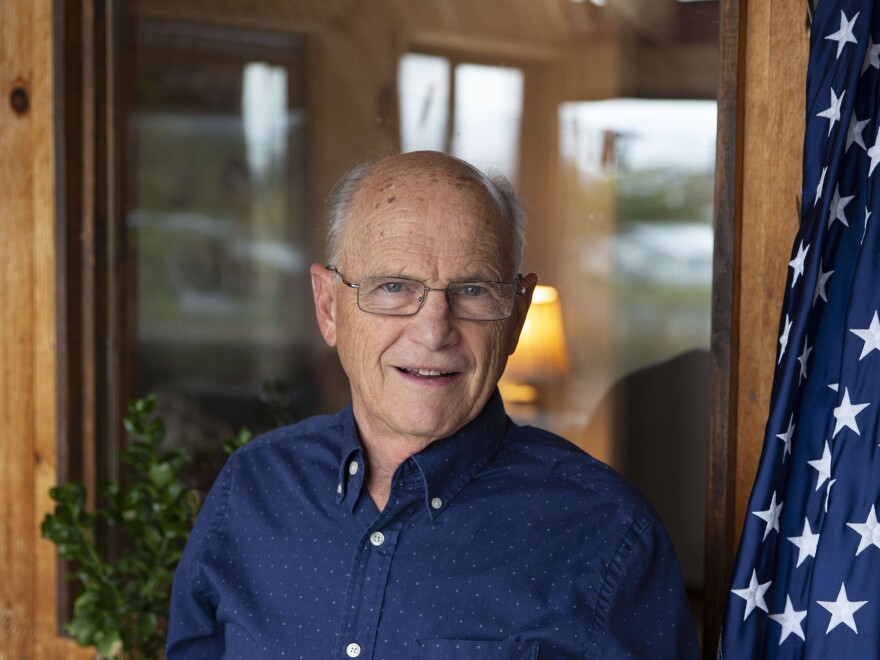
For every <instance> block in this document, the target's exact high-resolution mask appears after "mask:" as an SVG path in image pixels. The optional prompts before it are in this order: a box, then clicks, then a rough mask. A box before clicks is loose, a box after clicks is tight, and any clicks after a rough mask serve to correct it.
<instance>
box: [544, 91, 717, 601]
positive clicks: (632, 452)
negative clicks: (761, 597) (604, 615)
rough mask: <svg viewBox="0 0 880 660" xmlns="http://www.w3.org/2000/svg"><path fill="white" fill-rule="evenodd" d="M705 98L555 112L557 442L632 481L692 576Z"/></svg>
mask: <svg viewBox="0 0 880 660" xmlns="http://www.w3.org/2000/svg"><path fill="white" fill-rule="evenodd" d="M715 121H716V104H715V102H714V101H648V100H639V99H617V100H612V101H603V102H579V103H566V104H563V105H562V106H561V108H560V144H559V149H560V157H561V168H562V172H563V208H564V209H565V211H564V215H565V226H564V236H565V240H564V241H563V243H562V245H561V246H560V247H561V249H562V250H563V252H562V254H563V255H564V256H565V257H566V258H565V259H564V260H563V263H565V264H567V266H566V268H565V269H564V270H563V272H562V280H563V281H562V283H561V286H562V288H564V290H565V292H566V294H567V303H566V307H565V310H566V312H567V316H566V318H565V323H566V326H567V327H568V328H571V334H572V335H574V336H575V337H577V338H578V340H577V341H575V342H573V343H572V353H573V362H574V365H575V366H574V368H573V370H572V374H571V378H570V380H569V382H568V392H567V399H568V400H569V401H570V402H571V404H570V405H571V406H572V408H573V409H575V410H580V411H581V412H582V413H583V414H585V415H586V416H587V422H586V424H585V425H583V426H580V430H579V431H578V430H572V432H571V433H570V434H569V437H574V438H577V439H578V441H579V442H580V443H581V444H582V445H583V446H584V447H585V448H586V449H587V450H588V451H590V452H591V453H593V454H594V455H596V456H598V457H600V458H602V459H603V460H605V461H607V462H609V463H611V464H612V465H614V466H615V467H616V468H618V469H619V470H621V471H622V472H624V474H626V475H627V476H628V477H630V478H631V479H632V480H633V481H635V482H636V483H637V484H638V485H639V487H640V488H641V489H642V490H643V491H644V492H645V494H646V495H647V496H648V498H649V499H650V500H651V502H652V504H653V505H654V506H655V507H656V508H657V509H658V511H659V512H660V514H661V517H662V518H663V520H664V523H665V524H666V526H667V528H668V529H669V532H670V535H671V536H672V539H673V542H674V543H675V546H676V550H677V552H678V555H679V558H680V559H681V562H682V568H683V571H684V575H685V580H686V583H687V585H688V586H689V587H692V588H693V589H694V590H699V589H700V588H701V587H702V584H703V545H704V540H703V529H704V527H703V521H704V514H705V499H704V495H705V461H706V443H705V439H706V437H707V433H708V410H709V402H708V396H707V392H708V389H709V388H708V374H709V372H708V348H709V340H710V336H709V333H710V328H709V321H710V305H711V285H712V262H713V260H712V250H713V229H712V206H713V194H714V156H715Z"/></svg>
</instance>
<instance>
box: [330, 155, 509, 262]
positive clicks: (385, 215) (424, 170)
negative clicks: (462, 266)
mask: <svg viewBox="0 0 880 660" xmlns="http://www.w3.org/2000/svg"><path fill="white" fill-rule="evenodd" d="M490 185H491V184H490ZM345 242H346V244H347V247H348V251H349V252H350V256H351V257H354V258H356V259H357V260H358V261H360V262H368V263H369V264H370V265H372V266H373V267H379V266H381V265H383V262H385V261H390V262H393V261H394V260H401V259H406V258H414V259H421V260H429V261H430V260H432V259H433V260H437V259H440V260H444V259H445V260H449V259H452V260H456V261H461V262H468V261H470V262H472V264H473V267H474V268H476V269H482V270H486V268H491V269H492V270H495V271H499V272H498V273H497V274H496V276H502V275H503V274H504V272H503V271H505V270H506V269H508V268H512V231H511V227H510V224H509V221H508V220H507V219H506V218H505V217H504V216H503V214H502V212H501V208H500V206H499V203H498V200H497V199H496V198H495V196H494V195H493V192H492V191H491V190H490V189H489V188H488V187H487V182H486V180H485V179H484V178H483V177H482V176H481V175H480V174H479V173H477V172H475V171H472V170H470V169H468V168H466V167H464V166H463V165H459V164H457V163H452V164H448V165H447V164H445V163H443V164H440V165H437V164H433V165H431V166H426V165H425V164H423V163H416V164H408V163H404V164H403V166H390V167H381V166H380V167H378V168H377V169H376V171H374V172H373V173H371V174H370V175H369V176H368V177H367V178H366V179H365V180H364V181H363V183H362V185H361V187H360V189H359V190H358V192H357V194H356V195H355V197H354V203H353V205H352V209H351V214H350V217H349V219H348V228H347V230H346V241H345Z"/></svg>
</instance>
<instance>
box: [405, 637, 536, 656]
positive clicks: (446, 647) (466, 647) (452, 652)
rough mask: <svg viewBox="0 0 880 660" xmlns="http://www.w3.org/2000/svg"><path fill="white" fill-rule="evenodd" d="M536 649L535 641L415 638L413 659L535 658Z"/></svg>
mask: <svg viewBox="0 0 880 660" xmlns="http://www.w3.org/2000/svg"><path fill="white" fill-rule="evenodd" d="M538 650H539V644H538V643H537V642H493V641H482V640H479V641H477V640H472V639H430V640H427V641H422V640H416V650H415V653H414V654H413V660H537V658H538Z"/></svg>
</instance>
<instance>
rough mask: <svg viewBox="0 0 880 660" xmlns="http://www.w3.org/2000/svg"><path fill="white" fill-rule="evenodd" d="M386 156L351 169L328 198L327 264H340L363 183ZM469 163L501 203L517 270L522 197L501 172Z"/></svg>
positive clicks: (523, 230)
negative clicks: (348, 223)
mask: <svg viewBox="0 0 880 660" xmlns="http://www.w3.org/2000/svg"><path fill="white" fill-rule="evenodd" d="M385 158H388V157H387V156H385V157H381V158H378V159H373V160H368V161H366V162H363V163H361V164H359V165H356V166H355V167H353V168H352V169H350V170H349V171H348V172H346V173H345V174H344V175H343V177H342V178H341V179H340V180H339V182H338V183H337V184H336V185H335V186H334V188H333V190H332V191H331V193H330V196H329V197H328V198H327V248H326V257H327V263H328V264H334V265H336V264H338V261H339V259H340V257H341V255H342V244H343V234H344V231H345V224H346V221H347V219H348V217H349V215H350V213H351V210H352V206H353V205H354V198H355V196H356V195H357V192H358V190H360V187H361V184H362V183H363V182H364V179H366V178H367V177H368V176H369V175H370V174H371V173H372V172H373V170H374V169H375V168H376V166H377V165H378V164H379V163H380V162H382V161H383V160H385ZM466 164H467V165H468V166H469V167H470V168H471V169H473V170H474V172H475V173H476V174H477V175H478V177H479V179H480V180H481V181H482V182H483V183H484V185H485V186H486V189H487V190H488V191H489V193H490V194H491V195H492V197H493V199H494V200H495V203H496V204H497V205H498V207H499V211H500V212H501V215H502V216H503V217H504V218H505V219H507V220H508V221H509V222H510V226H511V230H512V231H511V233H512V236H513V246H512V248H513V265H514V272H515V273H517V272H519V270H520V268H521V266H522V259H523V250H524V249H525V242H526V240H525V234H526V213H525V210H524V209H523V204H522V200H521V199H520V197H519V195H518V194H517V193H516V190H514V188H513V184H511V183H510V181H509V180H508V179H507V177H505V176H504V175H503V174H500V173H498V172H489V173H486V174H484V173H483V172H481V171H480V170H478V169H476V168H475V167H473V166H472V165H470V164H469V163H466Z"/></svg>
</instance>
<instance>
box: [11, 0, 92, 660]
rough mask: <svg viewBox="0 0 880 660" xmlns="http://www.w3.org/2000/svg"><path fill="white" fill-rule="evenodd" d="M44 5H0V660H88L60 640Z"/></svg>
mask: <svg viewBox="0 0 880 660" xmlns="http://www.w3.org/2000/svg"><path fill="white" fill-rule="evenodd" d="M52 6H53V3H52V0H5V1H4V2H3V3H0V191H2V195H0V324H2V326H0V429H2V433H0V570H2V575H3V578H2V580H0V658H56V657H64V658H75V657H77V656H82V657H87V656H88V654H86V653H84V652H82V651H78V650H77V649H76V648H75V647H74V646H73V645H72V644H71V643H70V642H69V641H68V640H65V639H61V638H59V636H58V634H57V617H56V601H55V592H56V588H55V587H56V579H57V574H56V561H55V549H54V546H52V544H50V543H49V542H48V541H43V540H42V539H41V538H40V532H39V526H40V521H41V520H42V518H43V515H44V514H45V513H46V512H47V511H48V510H49V509H50V507H51V501H50V499H49V496H48V489H49V487H50V486H51V485H53V484H54V483H55V482H56V480H57V477H56V473H55V458H56V445H55V439H56V421H57V420H56V361H55V357H56V345H55V339H56V326H55V319H56V316H55V295H56V294H55V277H56V271H55V263H56V253H55V201H54V200H55V161H54V159H55V153H54V145H53V121H54V114H53V104H54V98H53V63H52Z"/></svg>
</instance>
